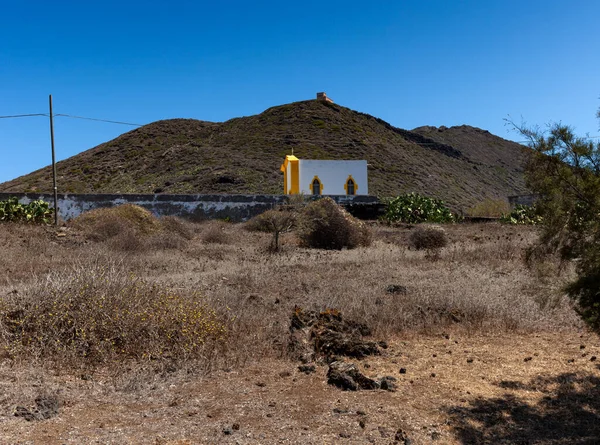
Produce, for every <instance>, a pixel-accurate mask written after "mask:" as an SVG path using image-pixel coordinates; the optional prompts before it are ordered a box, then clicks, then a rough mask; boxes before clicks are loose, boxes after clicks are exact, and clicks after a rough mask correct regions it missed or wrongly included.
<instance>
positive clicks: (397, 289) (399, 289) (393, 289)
mask: <svg viewBox="0 0 600 445" xmlns="http://www.w3.org/2000/svg"><path fill="white" fill-rule="evenodd" d="M385 291H386V292H387V293H388V294H402V295H404V294H406V291H407V289H406V287H405V286H402V285H400V284H390V285H389V286H387V287H386V288H385Z"/></svg>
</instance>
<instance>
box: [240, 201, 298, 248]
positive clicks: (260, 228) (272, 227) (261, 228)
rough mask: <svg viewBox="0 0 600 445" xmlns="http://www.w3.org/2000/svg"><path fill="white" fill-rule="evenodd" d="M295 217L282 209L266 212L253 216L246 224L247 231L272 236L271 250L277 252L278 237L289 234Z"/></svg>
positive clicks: (292, 213)
mask: <svg viewBox="0 0 600 445" xmlns="http://www.w3.org/2000/svg"><path fill="white" fill-rule="evenodd" d="M296 218H297V215H296V213H295V212H293V211H290V210H284V209H273V210H267V211H266V212H263V213H261V214H260V215H258V216H255V217H254V218H252V219H251V220H250V221H248V222H247V223H246V226H247V230H250V231H251V232H267V233H272V234H273V239H272V241H271V246H270V248H271V250H272V251H275V252H277V251H279V247H280V246H279V237H280V235H281V234H283V233H287V232H290V231H291V230H292V229H293V228H294V227H295V225H296Z"/></svg>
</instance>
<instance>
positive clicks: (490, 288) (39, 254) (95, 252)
mask: <svg viewBox="0 0 600 445" xmlns="http://www.w3.org/2000/svg"><path fill="white" fill-rule="evenodd" d="M191 230H192V231H193V232H194V234H195V235H194V236H193V237H192V238H191V239H190V240H188V241H185V242H184V241H181V240H180V241H178V242H177V243H174V242H173V243H171V244H169V245H168V246H167V247H164V246H163V245H162V244H160V245H159V244H153V245H152V246H153V247H143V245H142V247H143V249H142V247H140V243H139V242H137V241H136V240H135V239H132V238H131V236H130V234H128V233H125V235H127V236H123V237H121V238H116V241H115V240H111V241H107V242H105V243H99V242H91V241H88V240H87V239H85V238H84V237H83V235H82V234H81V233H79V232H77V231H75V230H74V229H72V228H71V227H69V226H67V227H66V228H63V229H60V230H59V231H55V230H53V229H48V228H40V229H34V228H31V227H24V228H22V227H21V228H19V227H17V228H15V227H8V226H5V227H2V226H0V246H2V255H0V297H1V298H2V300H0V301H4V300H6V301H9V300H10V299H11V298H13V297H14V296H15V295H20V296H24V298H25V300H23V301H27V300H26V299H27V298H31V301H39V299H41V298H45V296H46V293H45V292H47V288H52V289H54V291H55V293H56V291H57V290H61V291H64V292H68V291H70V290H69V287H68V286H70V285H66V284H64V283H70V281H68V280H67V278H69V277H70V276H71V275H70V274H73V273H76V274H79V275H77V276H84V277H85V276H87V275H85V274H86V273H87V272H86V271H89V270H94V267H96V266H97V265H98V264H109V265H112V266H111V267H113V268H115V269H118V270H122V271H125V272H127V274H129V273H131V274H132V275H136V276H138V277H141V278H143V279H144V280H147V281H148V282H151V283H156V284H157V285H160V286H162V285H168V286H169V287H170V288H171V289H175V290H176V291H178V292H180V293H181V295H188V294H187V293H186V292H189V293H190V295H192V293H191V292H199V293H200V294H201V295H202V296H203V297H205V299H206V302H207V304H210V305H211V307H214V308H215V310H216V311H217V314H219V316H223V317H224V319H226V320H228V321H227V329H228V332H229V333H230V334H229V337H228V342H227V343H226V345H225V346H224V347H222V348H221V349H215V350H214V351H210V350H207V352H206V354H212V355H210V356H209V355H207V356H206V357H204V356H202V357H199V358H196V360H195V361H192V362H190V363H185V364H182V363H176V364H174V365H173V364H172V363H170V362H169V361H168V360H166V361H165V360H155V361H152V360H145V361H144V360H141V361H140V360H137V361H136V360H132V359H131V358H123V359H122V360H120V359H118V361H116V362H114V361H113V362H110V363H109V364H108V365H107V366H104V367H103V366H100V367H91V366H83V361H82V366H81V367H80V368H77V366H74V363H73V362H70V363H68V364H67V363H65V364H64V366H63V365H62V364H61V363H60V362H58V363H56V362H55V363H54V364H53V365H52V366H49V365H48V362H47V361H44V360H43V359H38V358H34V357H32V356H27V355H22V354H21V355H16V354H10V353H8V352H6V351H8V349H3V348H0V444H23V445H24V444H93V443H96V444H221V443H223V444H229V443H230V444H277V443H290V444H291V443H294V444H296V443H298V444H338V443H339V444H346V443H348V444H354V443H356V444H363V443H375V444H390V443H398V444H404V445H406V444H409V443H410V444H413V445H414V444H431V443H434V444H438V443H439V444H449V445H452V444H486V443H488V444H565V445H566V444H581V445H582V444H596V443H600V360H599V359H597V357H600V338H599V337H598V335H597V334H594V333H591V332H589V331H588V330H586V328H585V327H584V326H583V324H582V323H581V320H580V319H579V317H578V316H577V315H576V314H575V312H574V310H573V307H572V305H571V303H570V302H569V300H568V298H566V297H565V296H564V293H563V292H562V291H561V289H562V286H563V285H564V283H565V281H567V280H568V279H569V277H570V276H571V275H569V273H570V272H569V271H568V270H567V271H563V272H560V271H559V270H558V269H556V268H555V267H554V265H552V264H550V263H540V264H538V265H536V266H535V267H534V268H527V267H525V266H524V264H523V260H522V252H523V249H524V248H525V247H527V246H528V245H530V244H531V242H532V240H533V239H534V238H535V233H534V232H533V231H532V230H530V229H528V228H521V227H518V228H515V227H505V226H500V225H455V226H448V227H447V228H446V229H445V230H446V232H447V234H448V237H449V239H450V244H449V246H448V247H446V248H445V249H444V250H443V251H442V253H441V254H440V255H439V256H438V257H435V258H432V257H431V256H428V255H427V254H426V253H424V252H417V251H414V250H411V249H409V248H408V247H407V239H408V237H409V235H410V233H411V230H412V229H411V228H410V227H403V228H389V227H375V228H374V242H373V245H372V246H370V247H367V248H360V249H354V250H348V251H337V252H331V251H318V250H310V249H305V248H301V247H299V246H297V245H296V244H295V243H294V240H293V239H292V238H286V239H285V240H284V249H283V252H281V253H279V254H272V253H269V252H267V251H266V250H265V247H266V246H267V245H268V243H269V241H270V235H269V234H256V233H248V232H247V231H245V230H243V229H242V228H241V227H240V226H239V225H231V224H217V225H215V224H208V225H202V226H200V225H199V226H194V227H192V229H191ZM134 241H135V242H134ZM154 242H155V241H154ZM157 245H159V246H162V247H156V246H157ZM124 246H126V247H127V250H126V249H124ZM53 273H54V274H57V273H58V274H59V275H52V274H53ZM119 274H121V272H119V273H118V274H117V275H118V276H121V275H119ZM117 275H115V277H116V276H117ZM107 276H108V277H109V278H110V276H111V275H110V274H109V275H107ZM52 277H55V278H54V281H52V279H51V278H52ZM56 277H58V278H60V279H58V278H56ZM61 277H62V278H61ZM115 277H113V278H111V279H115V280H116V278H115ZM61 280H62V281H61ZM109 284H110V283H109ZM52 286H54V287H52ZM107 286H108V285H107ZM390 286H392V291H390ZM99 289H100V290H102V289H105V288H103V287H99ZM106 289H109V288H108V287H107V288H106ZM394 289H396V290H400V291H399V292H395V291H393V290H394ZM36 299H38V300H36ZM297 306H302V307H305V308H307V309H311V310H315V311H321V310H324V309H326V308H337V309H339V310H341V312H342V313H343V314H344V317H345V319H353V320H357V321H358V322H360V323H365V324H366V325H368V326H369V327H370V328H371V329H372V331H373V332H372V337H371V338H370V339H372V340H375V341H379V340H385V341H386V342H387V344H388V348H387V349H382V350H381V355H374V356H369V357H366V358H363V359H353V358H346V359H345V360H347V361H349V362H353V363H356V364H357V366H358V368H359V370H360V371H361V372H362V373H363V374H364V375H366V376H367V377H371V378H381V377H384V376H391V377H394V378H395V379H396V381H395V385H396V389H395V391H387V390H381V389H378V390H370V391H369V390H360V391H343V390H341V389H339V388H337V387H335V386H332V385H329V384H328V383H327V371H328V365H327V364H326V363H325V362H323V361H320V362H318V363H317V365H316V370H315V372H313V373H308V374H307V373H304V372H301V371H300V370H299V369H298V367H299V365H301V363H300V362H299V361H296V360H295V359H293V358H291V357H290V355H288V354H286V353H285V350H286V344H287V342H288V336H289V326H290V314H291V313H292V312H293V310H294V308H295V307H297ZM6 332H7V331H2V335H6ZM7 339H8V337H6V338H5V337H3V338H1V340H2V341H3V342H5V344H6V345H9V343H8V340H7ZM142 340H143V339H140V341H142ZM5 347H6V346H5ZM221 355H222V356H221ZM65 357H67V358H68V357H71V356H65ZM111 360H113V359H111ZM75 364H76V363H75ZM53 403H56V405H54V404H53ZM36 407H37V408H36ZM45 410H46V411H47V412H48V415H47V416H46V415H45V414H44V413H45V412H46V411H45ZM28 419H30V420H28Z"/></svg>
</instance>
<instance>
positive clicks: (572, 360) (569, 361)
mask: <svg viewBox="0 0 600 445" xmlns="http://www.w3.org/2000/svg"><path fill="white" fill-rule="evenodd" d="M573 362H575V359H574V358H570V359H569V360H567V363H573Z"/></svg>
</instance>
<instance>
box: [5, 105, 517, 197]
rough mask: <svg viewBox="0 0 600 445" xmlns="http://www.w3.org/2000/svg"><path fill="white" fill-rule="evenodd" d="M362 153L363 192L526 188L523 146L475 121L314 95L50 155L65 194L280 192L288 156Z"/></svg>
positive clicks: (28, 178)
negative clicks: (399, 113) (380, 113)
mask: <svg viewBox="0 0 600 445" xmlns="http://www.w3.org/2000/svg"><path fill="white" fill-rule="evenodd" d="M292 149H293V150H294V154H295V155H296V156H298V157H300V158H306V159H366V160H367V161H368V162H369V191H370V193H371V194H373V195H379V196H392V195H397V194H399V193H404V192H409V191H417V192H421V193H424V194H426V195H429V196H435V197H439V198H442V199H444V200H446V201H447V202H448V203H449V204H450V205H452V206H453V207H454V208H462V209H466V208H468V207H470V206H472V205H473V204H475V203H476V202H478V201H481V200H483V199H485V198H487V197H490V198H501V197H506V196H507V195H513V194H520V193H526V192H527V191H526V188H525V184H524V180H523V163H524V160H525V152H524V150H525V148H524V147H523V146H521V145H519V144H516V143H514V142H510V141H507V140H504V139H502V138H499V137H497V136H494V135H492V134H490V133H489V132H487V131H484V130H480V129H477V128H473V127H468V126H461V127H452V128H445V127H440V128H435V127H420V128H417V129H415V130H413V131H408V130H402V129H399V128H396V127H393V126H392V125H390V124H388V123H387V122H385V121H383V120H381V119H378V118H375V117H373V116H370V115H367V114H364V113H360V112H356V111H353V110H350V109H349V108H346V107H343V106H340V105H336V104H330V103H323V102H317V101H314V100H312V101H304V102H296V103H291V104H287V105H281V106H277V107H273V108H269V109H268V110H266V111H264V112H263V113H261V114H258V115H255V116H249V117H242V118H235V119H231V120H229V121H227V122H223V123H213V122H204V121H198V120H193V119H170V120H164V121H158V122H154V123H152V124H149V125H145V126H143V127H141V128H138V129H136V130H133V131H130V132H128V133H125V134H123V135H121V136H119V137H118V138H116V139H114V140H112V141H109V142H106V143H104V144H101V145H99V146H97V147H94V148H92V149H89V150H87V151H84V152H82V153H80V154H78V155H76V156H73V157H71V158H69V159H66V160H64V161H61V162H59V163H58V175H59V190H60V191H62V192H73V193H117V192H119V193H268V194H277V193H281V190H282V187H283V186H282V183H283V178H282V174H281V173H280V171H279V166H280V165H281V163H282V161H283V158H284V156H285V155H286V154H290V153H291V152H292ZM51 187H52V180H51V169H50V168H49V167H46V168H43V169H41V170H37V171H35V172H33V173H30V174H28V175H25V176H22V177H20V178H16V179H14V180H12V181H8V182H5V183H3V184H0V191H2V192H18V191H40V192H49V191H51Z"/></svg>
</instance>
